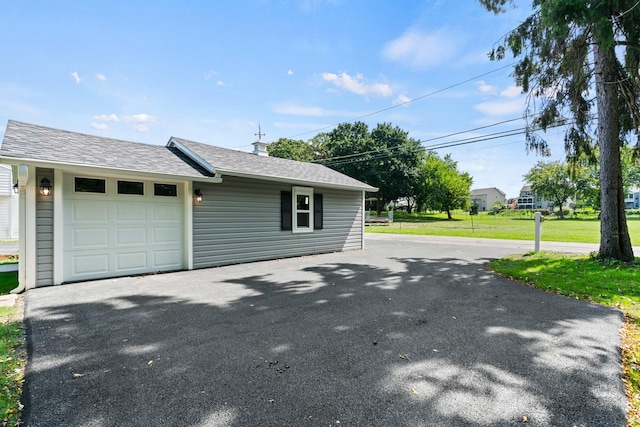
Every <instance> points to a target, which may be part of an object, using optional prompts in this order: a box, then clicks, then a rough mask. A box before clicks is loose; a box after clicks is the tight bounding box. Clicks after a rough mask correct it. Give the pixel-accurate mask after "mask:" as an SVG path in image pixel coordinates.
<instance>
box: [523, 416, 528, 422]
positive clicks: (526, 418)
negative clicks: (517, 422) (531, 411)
mask: <svg viewBox="0 0 640 427" xmlns="http://www.w3.org/2000/svg"><path fill="white" fill-rule="evenodd" d="M522 422H523V423H528V422H529V418H528V417H527V416H526V415H523V416H522Z"/></svg>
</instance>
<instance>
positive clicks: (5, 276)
mask: <svg viewBox="0 0 640 427" xmlns="http://www.w3.org/2000/svg"><path fill="white" fill-rule="evenodd" d="M17 287H18V272H17V271H8V272H2V273H0V295H6V294H8V293H9V292H11V290H12V289H15V288H17Z"/></svg>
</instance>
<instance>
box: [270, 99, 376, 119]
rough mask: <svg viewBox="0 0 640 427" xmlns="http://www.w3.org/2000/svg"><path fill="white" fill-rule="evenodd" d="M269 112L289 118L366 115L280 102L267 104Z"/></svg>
mask: <svg viewBox="0 0 640 427" xmlns="http://www.w3.org/2000/svg"><path fill="white" fill-rule="evenodd" d="M269 107H270V108H271V111H273V112H274V113H277V114H287V115H291V116H307V117H333V116H343V117H358V116H361V115H364V114H366V113H365V112H361V111H360V112H358V111H342V110H327V109H324V108H320V107H310V106H304V105H299V104H296V103H291V102H282V103H277V104H269Z"/></svg>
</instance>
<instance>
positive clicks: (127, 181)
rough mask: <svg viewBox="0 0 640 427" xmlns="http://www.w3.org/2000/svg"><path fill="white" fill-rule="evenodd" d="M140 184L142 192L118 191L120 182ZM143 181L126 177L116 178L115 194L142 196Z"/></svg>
mask: <svg viewBox="0 0 640 427" xmlns="http://www.w3.org/2000/svg"><path fill="white" fill-rule="evenodd" d="M121 182H122V183H125V182H126V183H131V184H142V193H122V192H120V183H121ZM144 187H145V185H144V181H131V180H128V179H116V194H117V195H118V196H144V193H145V191H144Z"/></svg>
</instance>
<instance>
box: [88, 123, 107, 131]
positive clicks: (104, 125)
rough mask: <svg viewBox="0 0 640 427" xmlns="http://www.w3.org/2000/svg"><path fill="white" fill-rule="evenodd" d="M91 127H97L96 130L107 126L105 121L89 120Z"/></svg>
mask: <svg viewBox="0 0 640 427" xmlns="http://www.w3.org/2000/svg"><path fill="white" fill-rule="evenodd" d="M91 127H92V128H94V129H98V130H105V129H109V126H107V124H106V123H96V122H91Z"/></svg>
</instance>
